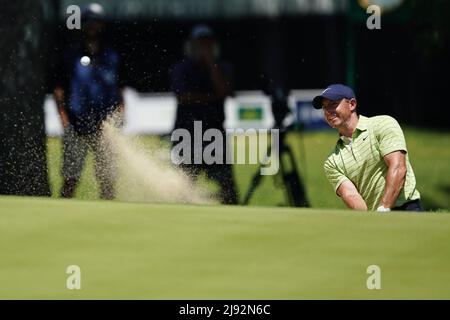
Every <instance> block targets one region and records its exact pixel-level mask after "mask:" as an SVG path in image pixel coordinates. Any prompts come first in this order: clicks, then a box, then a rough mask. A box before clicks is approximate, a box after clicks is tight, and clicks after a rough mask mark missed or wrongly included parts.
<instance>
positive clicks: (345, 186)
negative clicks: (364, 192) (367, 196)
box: [337, 180, 367, 210]
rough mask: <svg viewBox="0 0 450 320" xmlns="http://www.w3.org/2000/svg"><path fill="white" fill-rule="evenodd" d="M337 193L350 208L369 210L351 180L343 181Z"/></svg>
mask: <svg viewBox="0 0 450 320" xmlns="http://www.w3.org/2000/svg"><path fill="white" fill-rule="evenodd" d="M337 194H338V196H340V197H341V198H342V200H343V201H344V202H345V204H346V205H347V207H348V208H350V209H354V210H367V204H366V202H365V201H364V199H363V198H362V197H361V195H360V194H359V192H358V190H357V189H356V187H355V185H354V184H353V183H352V182H351V181H350V180H346V181H344V182H342V183H341V185H340V186H339V188H338V189H337Z"/></svg>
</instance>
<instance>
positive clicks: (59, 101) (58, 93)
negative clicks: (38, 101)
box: [53, 87, 69, 128]
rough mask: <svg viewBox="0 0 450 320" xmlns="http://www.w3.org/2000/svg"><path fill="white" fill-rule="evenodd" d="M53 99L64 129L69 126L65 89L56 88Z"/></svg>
mask: <svg viewBox="0 0 450 320" xmlns="http://www.w3.org/2000/svg"><path fill="white" fill-rule="evenodd" d="M53 97H54V99H55V102H56V106H57V109H58V113H59V116H60V118H61V122H62V125H63V127H64V128H66V127H67V126H68V125H69V117H68V116H67V112H66V108H65V105H64V89H63V88H62V87H56V88H55V90H54V91H53Z"/></svg>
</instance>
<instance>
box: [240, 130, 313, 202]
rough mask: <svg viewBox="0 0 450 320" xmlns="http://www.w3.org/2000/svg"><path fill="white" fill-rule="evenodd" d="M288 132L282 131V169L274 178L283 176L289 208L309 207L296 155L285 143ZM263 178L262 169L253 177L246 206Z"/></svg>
mask: <svg viewBox="0 0 450 320" xmlns="http://www.w3.org/2000/svg"><path fill="white" fill-rule="evenodd" d="M286 132H287V130H286V129H284V130H280V150H279V152H280V153H279V159H280V168H279V171H278V173H277V174H276V175H275V176H274V177H276V176H277V175H281V178H282V181H283V183H284V188H285V192H286V193H285V195H286V198H287V201H288V203H289V206H291V207H309V202H308V199H307V198H306V191H305V187H304V185H303V182H302V179H301V177H300V173H299V172H298V170H297V166H296V163H295V157H294V154H293V152H292V149H291V147H290V146H289V145H288V144H286V142H285V141H284V140H285V137H286ZM271 149H272V146H269V150H268V154H270V153H271V152H272V150H271ZM262 177H263V176H262V175H261V174H260V168H258V171H257V172H256V173H255V174H254V176H253V179H252V182H251V185H250V188H249V189H248V191H247V194H246V195H245V198H244V202H243V204H244V205H247V204H248V203H249V202H250V199H251V197H252V196H253V194H254V192H255V190H256V188H257V187H258V186H259V185H260V183H261V179H262Z"/></svg>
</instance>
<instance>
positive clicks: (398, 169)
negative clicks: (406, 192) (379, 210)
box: [380, 151, 406, 208]
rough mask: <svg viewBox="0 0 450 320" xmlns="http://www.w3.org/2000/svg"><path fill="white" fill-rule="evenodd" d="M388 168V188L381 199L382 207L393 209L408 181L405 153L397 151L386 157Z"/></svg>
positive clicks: (385, 188)
mask: <svg viewBox="0 0 450 320" xmlns="http://www.w3.org/2000/svg"><path fill="white" fill-rule="evenodd" d="M384 162H385V163H386V165H387V167H388V171H387V175H386V186H385V187H384V193H383V196H382V197H381V203H380V206H383V207H385V208H392V207H393V206H394V205H395V202H396V201H397V198H398V195H399V194H400V191H401V190H402V189H403V186H404V185H405V180H406V156H405V152H404V151H395V152H392V153H389V154H387V155H385V156H384Z"/></svg>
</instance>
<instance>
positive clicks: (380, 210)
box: [377, 206, 391, 212]
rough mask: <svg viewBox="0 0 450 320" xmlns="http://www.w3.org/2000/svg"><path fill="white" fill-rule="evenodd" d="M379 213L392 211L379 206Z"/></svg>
mask: <svg viewBox="0 0 450 320" xmlns="http://www.w3.org/2000/svg"><path fill="white" fill-rule="evenodd" d="M377 211H378V212H389V211H391V209H389V208H385V207H383V206H379V207H378V208H377Z"/></svg>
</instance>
